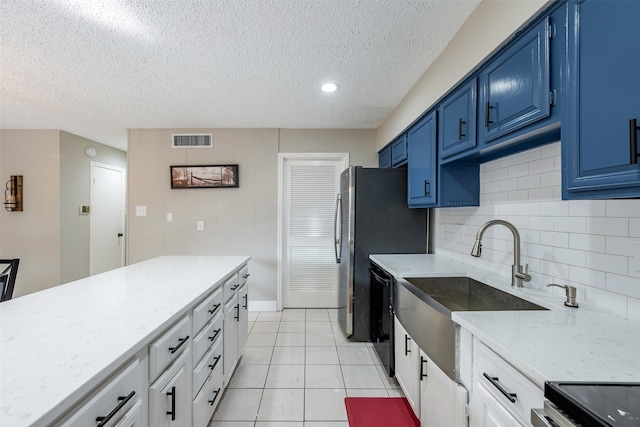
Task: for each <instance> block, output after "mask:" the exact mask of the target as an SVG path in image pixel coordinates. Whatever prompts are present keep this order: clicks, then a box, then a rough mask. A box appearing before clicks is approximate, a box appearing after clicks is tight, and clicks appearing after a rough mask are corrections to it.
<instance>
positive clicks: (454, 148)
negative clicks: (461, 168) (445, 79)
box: [438, 78, 478, 159]
mask: <svg viewBox="0 0 640 427" xmlns="http://www.w3.org/2000/svg"><path fill="white" fill-rule="evenodd" d="M477 87H478V84H477V78H474V79H473V80H471V81H470V82H469V83H467V84H465V85H464V86H461V87H460V88H458V89H456V91H455V92H453V93H452V94H451V95H449V96H447V97H446V98H445V99H444V101H442V104H441V105H440V107H439V108H438V121H439V124H438V144H439V145H440V150H439V152H440V158H441V159H446V158H447V157H451V156H452V155H454V154H458V153H461V152H464V151H466V150H469V149H471V148H474V147H475V146H476V105H477V102H478V100H477V92H478V90H477Z"/></svg>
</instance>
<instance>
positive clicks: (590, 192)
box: [562, 0, 640, 199]
mask: <svg viewBox="0 0 640 427" xmlns="http://www.w3.org/2000/svg"><path fill="white" fill-rule="evenodd" d="M569 8H570V9H569V17H570V19H569V20H568V32H569V37H568V52H569V59H568V61H567V64H568V68H567V74H566V75H567V110H566V119H565V121H564V123H563V125H562V126H563V131H562V134H563V135H562V159H563V197H564V198H566V199H575V198H615V197H640V168H639V166H638V161H639V160H640V159H638V157H637V154H635V155H633V156H632V154H633V151H634V150H635V152H636V153H637V141H638V140H639V139H640V138H638V136H640V135H639V134H638V132H639V130H638V129H637V128H636V129H634V128H633V127H634V126H633V125H632V123H633V120H634V119H635V120H636V122H637V125H640V2H639V1H637V0H633V1H626V0H623V1H614V0H610V1H602V0H586V1H573V0H572V1H570V2H569ZM634 137H635V138H634ZM634 139H635V140H636V141H635V144H632V142H633V140H634Z"/></svg>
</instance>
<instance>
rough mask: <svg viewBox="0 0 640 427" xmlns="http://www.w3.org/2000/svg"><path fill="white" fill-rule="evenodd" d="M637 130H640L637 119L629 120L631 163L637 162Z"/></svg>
mask: <svg viewBox="0 0 640 427" xmlns="http://www.w3.org/2000/svg"><path fill="white" fill-rule="evenodd" d="M638 130H640V126H638V119H631V120H629V143H630V144H631V164H632V165H635V164H637V163H638V157H640V154H638Z"/></svg>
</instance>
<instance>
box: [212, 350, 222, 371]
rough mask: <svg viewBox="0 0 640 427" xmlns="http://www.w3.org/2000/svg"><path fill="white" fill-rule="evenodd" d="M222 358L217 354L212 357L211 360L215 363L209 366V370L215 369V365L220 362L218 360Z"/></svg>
mask: <svg viewBox="0 0 640 427" xmlns="http://www.w3.org/2000/svg"><path fill="white" fill-rule="evenodd" d="M221 357H222V355H221V354H219V355H218V356H216V357H214V358H213V360H215V362H213V365H209V368H211V370H212V371H213V370H214V369H215V368H216V365H217V364H218V362H219V361H220V358H221Z"/></svg>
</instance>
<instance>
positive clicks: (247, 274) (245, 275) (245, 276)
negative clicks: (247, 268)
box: [242, 273, 251, 279]
mask: <svg viewBox="0 0 640 427" xmlns="http://www.w3.org/2000/svg"><path fill="white" fill-rule="evenodd" d="M249 276H251V273H246V274H243V275H242V278H243V279H246V278H248V277H249Z"/></svg>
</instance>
